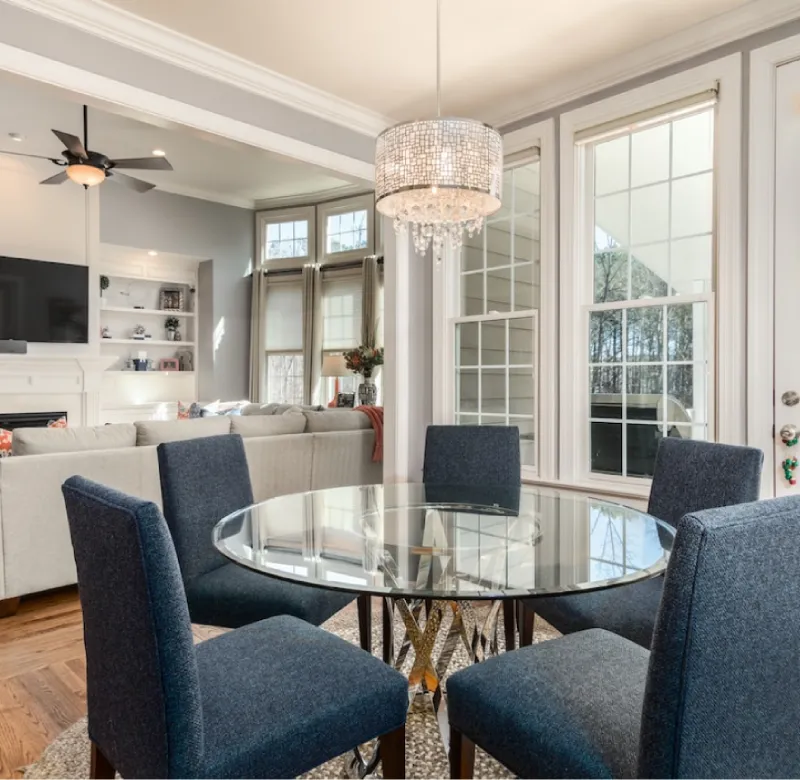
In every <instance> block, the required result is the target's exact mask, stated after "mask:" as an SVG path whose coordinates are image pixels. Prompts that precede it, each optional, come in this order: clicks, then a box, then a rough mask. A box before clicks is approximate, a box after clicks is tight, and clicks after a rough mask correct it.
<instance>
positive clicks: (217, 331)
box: [212, 317, 225, 356]
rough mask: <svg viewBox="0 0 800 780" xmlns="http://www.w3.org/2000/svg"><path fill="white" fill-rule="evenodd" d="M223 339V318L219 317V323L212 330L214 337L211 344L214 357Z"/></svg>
mask: <svg viewBox="0 0 800 780" xmlns="http://www.w3.org/2000/svg"><path fill="white" fill-rule="evenodd" d="M223 338H225V318H224V317H220V320H219V322H218V323H217V327H216V328H214V336H213V342H212V343H213V344H214V355H215V356H216V354H217V350H218V349H219V345H220V344H221V343H222V339H223Z"/></svg>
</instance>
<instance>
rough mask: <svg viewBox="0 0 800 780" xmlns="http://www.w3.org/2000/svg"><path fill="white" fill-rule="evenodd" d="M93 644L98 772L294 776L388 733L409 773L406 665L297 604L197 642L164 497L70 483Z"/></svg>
mask: <svg viewBox="0 0 800 780" xmlns="http://www.w3.org/2000/svg"><path fill="white" fill-rule="evenodd" d="M64 499H65V502H66V506H67V517H68V519H69V528H70V534H71V535H72V545H73V548H74V552H75V562H76V564H77V568H78V588H79V591H80V598H81V606H82V608H83V624H84V642H85V645H86V663H87V693H88V710H89V737H90V739H91V741H92V777H103V778H113V777H114V770H115V769H116V770H117V771H119V773H120V774H121V775H122V776H123V777H153V778H160V777H295V776H296V775H298V774H300V773H302V772H306V771H308V770H309V769H311V768H312V767H314V766H317V765H319V764H321V763H323V762H324V761H327V760H329V759H331V758H334V757H336V756H337V755H340V754H342V753H345V752H346V751H348V750H351V749H352V748H354V747H355V746H356V745H358V744H359V743H363V742H365V741H367V740H370V739H372V738H374V737H377V736H379V735H386V736H385V737H384V738H383V739H382V742H381V751H382V756H383V761H384V766H383V771H384V776H385V777H403V776H404V772H405V769H404V757H403V755H404V729H405V719H406V709H407V707H408V683H407V681H406V679H405V678H404V677H403V676H402V675H401V674H399V673H398V672H395V671H394V670H393V669H391V668H389V667H388V666H386V664H384V663H382V662H381V661H379V660H378V659H377V658H374V657H372V656H371V655H369V654H368V653H365V652H364V651H363V650H360V649H359V648H357V647H354V646H353V645H351V644H349V643H348V642H346V641H344V640H342V639H340V638H339V637H337V636H334V635H333V634H330V633H328V632H326V631H324V630H322V629H320V628H316V627H315V626H311V625H309V624H308V623H306V622H305V621H302V620H298V619H297V618H295V617H290V616H288V615H285V616H282V617H275V618H270V619H269V620H264V621H261V622H259V623H254V624H252V625H250V626H247V627H246V628H240V629H237V630H235V631H230V632H228V633H226V634H223V635H222V636H219V637H216V638H214V639H209V640H207V641H206V642H203V643H202V644H200V645H197V646H196V647H195V646H194V645H193V642H192V629H191V623H190V620H189V610H188V607H187V604H186V596H185V594H184V589H183V583H182V582H181V574H180V570H179V568H178V560H177V557H176V555H175V547H174V546H173V543H172V541H171V539H170V535H169V532H168V530H167V524H166V523H165V522H164V518H163V517H162V515H161V512H159V510H158V507H157V506H156V505H155V504H153V503H151V502H147V501H142V500H140V499H136V498H132V497H130V496H126V495H124V494H123V493H119V492H117V491H115V490H111V489H109V488H106V487H103V486H102V485H98V484H96V483H93V482H89V481H88V480H86V479H83V478H81V477H72V478H71V479H69V480H67V482H66V483H65V485H64Z"/></svg>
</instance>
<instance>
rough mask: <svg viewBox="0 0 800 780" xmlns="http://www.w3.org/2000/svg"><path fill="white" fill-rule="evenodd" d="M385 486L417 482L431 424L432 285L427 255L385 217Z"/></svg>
mask: <svg viewBox="0 0 800 780" xmlns="http://www.w3.org/2000/svg"><path fill="white" fill-rule="evenodd" d="M384 220H385V222H384V225H383V230H384V236H385V237H386V238H385V240H384V318H385V342H386V343H385V348H386V354H385V365H384V368H383V376H384V383H385V384H384V408H385V429H384V462H383V477H384V481H385V482H420V481H421V480H422V461H423V454H424V445H425V429H426V428H427V426H428V425H430V423H431V420H432V378H433V360H432V354H433V352H432V349H433V347H432V344H433V339H432V317H431V310H432V290H431V288H432V279H433V262H432V260H431V255H430V252H428V253H427V254H426V255H425V256H424V257H421V256H419V255H418V254H417V253H416V252H415V251H414V246H413V243H412V241H411V239H410V236H409V235H401V236H395V234H394V228H393V227H392V222H391V220H389V219H386V218H385V217H384Z"/></svg>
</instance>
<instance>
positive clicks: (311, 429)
mask: <svg viewBox="0 0 800 780" xmlns="http://www.w3.org/2000/svg"><path fill="white" fill-rule="evenodd" d="M303 414H304V415H305V417H306V421H307V422H306V431H307V432H308V433H329V432H330V431H364V430H367V429H368V428H372V423H371V422H370V421H369V417H367V415H366V414H362V413H361V412H357V411H355V410H354V409H348V410H346V411H345V410H337V409H331V410H330V411H327V412H303Z"/></svg>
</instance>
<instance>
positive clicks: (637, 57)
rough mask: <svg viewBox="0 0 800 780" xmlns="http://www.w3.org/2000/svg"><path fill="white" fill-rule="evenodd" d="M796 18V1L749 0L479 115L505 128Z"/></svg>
mask: <svg viewBox="0 0 800 780" xmlns="http://www.w3.org/2000/svg"><path fill="white" fill-rule="evenodd" d="M798 18H800V7H799V6H798V4H797V0H751V2H749V3H746V4H745V5H743V6H740V7H739V8H735V9H733V10H731V11H728V12H726V13H724V14H720V15H719V16H715V17H713V18H711V19H708V20H706V21H705V22H702V23H700V24H697V25H694V26H693V27H690V28H689V29H687V30H682V31H681V32H679V33H676V34H674V35H671V36H669V37H666V38H662V39H661V40H660V41H656V42H655V43H651V44H648V45H647V46H643V47H641V48H639V49H635V50H634V51H632V52H629V53H628V54H625V55H624V56H621V57H614V58H611V59H609V61H608V62H606V63H604V64H602V65H599V66H596V67H593V68H586V69H584V70H582V71H581V72H580V73H578V74H571V75H569V76H566V77H564V78H560V79H559V78H557V79H554V80H553V81H552V82H550V83H549V84H548V85H547V86H543V87H541V88H537V89H536V90H535V94H536V96H537V99H536V100H535V101H531V100H530V99H529V97H528V96H524V97H517V98H516V99H513V100H511V101H508V102H506V103H505V104H504V105H498V106H495V107H494V108H492V107H487V110H485V111H482V112H481V116H483V117H487V119H486V121H488V122H490V124H493V125H495V126H498V127H502V126H504V125H507V124H510V123H512V122H517V121H519V120H522V119H525V118H526V117H530V116H534V115H536V114H539V113H541V112H542V111H548V110H550V109H553V108H557V107H558V106H561V105H564V104H565V103H569V102H570V101H573V100H578V99H580V98H583V97H586V96H587V95H591V94H593V93H595V92H599V91H600V90H603V89H608V88H609V87H613V86H615V85H617V84H620V83H622V82H625V81H628V80H630V79H634V78H637V77H639V76H643V75H645V74H647V73H651V72H653V71H656V70H659V69H660V68H666V67H669V66H670V65H675V64H677V63H679V62H683V61H684V60H688V59H690V58H692V57H696V56H698V55H700V54H703V53H705V52H707V51H710V50H712V49H715V48H717V47H719V46H724V45H725V44H728V43H732V42H733V41H736V40H739V39H741V38H745V37H747V36H748V35H754V34H756V33H759V32H763V31H764V30H768V29H770V28H772V27H777V26H778V25H780V24H784V23H785V22H789V21H792V20H794V19H798Z"/></svg>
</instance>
